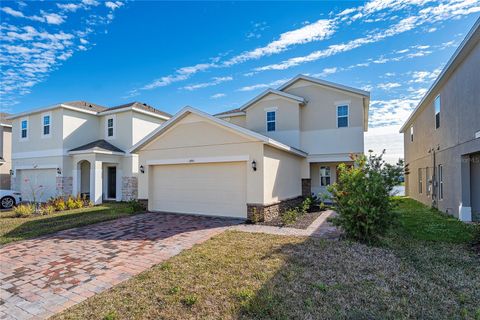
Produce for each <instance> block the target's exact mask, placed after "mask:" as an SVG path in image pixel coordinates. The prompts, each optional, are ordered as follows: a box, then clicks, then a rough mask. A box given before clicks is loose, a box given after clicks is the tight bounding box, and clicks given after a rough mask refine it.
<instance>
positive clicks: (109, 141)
mask: <svg viewBox="0 0 480 320" xmlns="http://www.w3.org/2000/svg"><path fill="white" fill-rule="evenodd" d="M7 119H9V120H11V122H12V141H13V146H12V170H13V175H12V188H15V189H16V190H19V191H20V192H21V193H22V197H23V199H24V200H27V201H32V200H34V198H35V200H36V201H46V200H48V199H49V198H50V197H53V196H59V195H64V196H65V195H70V194H73V195H77V194H87V195H89V196H90V199H91V200H92V201H94V202H95V203H96V204H99V203H101V202H102V201H103V200H116V201H121V200H130V199H132V198H136V197H137V175H138V156H137V155H132V154H129V153H128V152H127V151H128V150H129V149H130V148H131V147H132V146H133V145H134V144H136V143H137V142H139V141H140V140H142V139H143V138H144V137H145V136H147V135H148V134H149V133H151V132H152V131H154V130H155V129H157V128H158V127H160V125H161V124H162V123H164V122H165V121H166V120H168V119H170V115H169V114H167V113H165V112H162V111H159V110H157V109H155V108H153V107H151V106H148V105H146V104H142V103H138V102H133V103H129V104H125V105H121V106H117V107H112V108H106V107H103V106H100V105H97V104H94V103H90V102H86V101H73V102H64V103H60V104H56V105H52V106H49V107H45V108H40V109H36V110H32V111H28V112H23V113H19V114H15V115H12V116H10V117H8V118H7Z"/></svg>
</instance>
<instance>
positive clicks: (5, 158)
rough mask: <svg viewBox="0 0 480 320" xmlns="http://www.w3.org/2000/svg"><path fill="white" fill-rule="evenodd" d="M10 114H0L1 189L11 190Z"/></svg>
mask: <svg viewBox="0 0 480 320" xmlns="http://www.w3.org/2000/svg"><path fill="white" fill-rule="evenodd" d="M8 116H10V115H9V114H8V113H4V112H0V189H4V190H8V189H10V169H12V121H10V120H7V119H6V117H8Z"/></svg>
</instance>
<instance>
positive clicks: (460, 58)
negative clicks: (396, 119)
mask: <svg viewBox="0 0 480 320" xmlns="http://www.w3.org/2000/svg"><path fill="white" fill-rule="evenodd" d="M400 132H402V133H403V134H404V145H405V163H406V165H407V166H408V172H409V174H408V175H406V184H405V185H406V194H407V195H409V196H410V197H412V198H414V199H416V200H418V201H421V202H423V203H424V204H427V205H432V206H434V207H436V208H438V209H439V210H441V211H444V212H447V213H449V214H451V215H454V216H455V217H457V218H459V219H460V220H462V221H472V220H476V221H480V20H477V22H476V23H475V25H474V26H473V28H472V30H471V31H470V32H469V34H468V35H467V37H466V38H465V40H464V41H463V42H462V44H461V45H460V47H459V48H458V49H457V51H456V52H455V53H454V55H453V57H452V58H451V59H450V61H449V62H448V63H447V65H446V67H445V68H444V70H443V71H442V73H441V74H440V75H439V77H438V78H437V79H436V80H435V82H434V84H433V85H432V87H431V88H430V90H429V91H428V92H427V94H426V95H425V96H424V97H423V99H422V100H421V102H420V103H419V105H418V106H417V108H416V109H415V110H414V111H413V113H412V114H411V115H410V117H409V118H408V120H407V121H406V122H405V124H404V125H403V127H402V128H401V130H400Z"/></svg>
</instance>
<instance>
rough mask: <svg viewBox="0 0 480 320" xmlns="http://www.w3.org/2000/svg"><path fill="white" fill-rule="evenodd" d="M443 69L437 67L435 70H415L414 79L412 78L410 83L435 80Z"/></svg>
mask: <svg viewBox="0 0 480 320" xmlns="http://www.w3.org/2000/svg"><path fill="white" fill-rule="evenodd" d="M441 71H442V69H441V68H437V69H435V70H433V71H413V72H412V80H410V81H409V83H425V82H430V81H433V80H435V79H436V78H437V77H438V75H439V74H440V72H441Z"/></svg>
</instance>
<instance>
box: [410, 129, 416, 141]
mask: <svg viewBox="0 0 480 320" xmlns="http://www.w3.org/2000/svg"><path fill="white" fill-rule="evenodd" d="M413 134H414V131H413V126H411V127H410V143H412V142H413V140H415V137H414V135H413Z"/></svg>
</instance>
